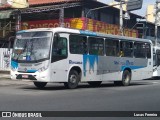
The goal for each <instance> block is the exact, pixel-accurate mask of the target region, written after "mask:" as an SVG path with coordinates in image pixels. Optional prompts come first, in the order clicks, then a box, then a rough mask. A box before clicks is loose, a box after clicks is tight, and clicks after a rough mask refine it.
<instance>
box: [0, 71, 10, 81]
mask: <svg viewBox="0 0 160 120" xmlns="http://www.w3.org/2000/svg"><path fill="white" fill-rule="evenodd" d="M0 79H10V71H2V70H0Z"/></svg>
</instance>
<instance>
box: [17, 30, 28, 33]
mask: <svg viewBox="0 0 160 120" xmlns="http://www.w3.org/2000/svg"><path fill="white" fill-rule="evenodd" d="M24 32H26V30H21V31H18V32H17V33H24Z"/></svg>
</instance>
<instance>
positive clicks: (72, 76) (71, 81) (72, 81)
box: [64, 70, 80, 89]
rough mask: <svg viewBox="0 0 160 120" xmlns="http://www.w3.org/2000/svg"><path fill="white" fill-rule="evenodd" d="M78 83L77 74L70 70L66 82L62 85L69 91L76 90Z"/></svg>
mask: <svg viewBox="0 0 160 120" xmlns="http://www.w3.org/2000/svg"><path fill="white" fill-rule="evenodd" d="M79 81H80V77H79V75H78V72H77V71H75V70H71V71H70V72H69V76H68V82H66V83H64V86H65V87H66V88H69V89H75V88H77V86H78V83H79Z"/></svg>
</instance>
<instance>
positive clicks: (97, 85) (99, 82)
mask: <svg viewBox="0 0 160 120" xmlns="http://www.w3.org/2000/svg"><path fill="white" fill-rule="evenodd" d="M101 83H102V81H90V82H88V84H89V85H90V86H93V87H99V86H100V85H101Z"/></svg>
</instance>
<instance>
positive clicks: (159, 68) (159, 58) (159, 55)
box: [153, 46, 160, 78]
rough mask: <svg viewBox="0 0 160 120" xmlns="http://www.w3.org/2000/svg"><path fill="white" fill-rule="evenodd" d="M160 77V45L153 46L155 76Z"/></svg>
mask: <svg viewBox="0 0 160 120" xmlns="http://www.w3.org/2000/svg"><path fill="white" fill-rule="evenodd" d="M155 77H157V78H158V77H160V46H154V47H153V78H155Z"/></svg>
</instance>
